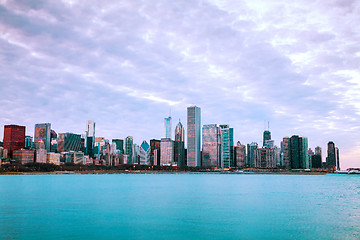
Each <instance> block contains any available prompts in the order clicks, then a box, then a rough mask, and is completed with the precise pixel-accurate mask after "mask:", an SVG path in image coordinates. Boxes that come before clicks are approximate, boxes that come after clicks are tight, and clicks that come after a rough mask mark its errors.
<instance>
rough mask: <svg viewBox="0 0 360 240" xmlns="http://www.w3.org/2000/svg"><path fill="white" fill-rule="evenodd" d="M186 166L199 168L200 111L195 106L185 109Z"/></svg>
mask: <svg viewBox="0 0 360 240" xmlns="http://www.w3.org/2000/svg"><path fill="white" fill-rule="evenodd" d="M187 145H188V147H187V165H188V166H189V167H200V166H201V155H200V147H201V110H200V108H199V107H197V106H191V107H188V108H187Z"/></svg>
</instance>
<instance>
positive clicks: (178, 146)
mask: <svg viewBox="0 0 360 240" xmlns="http://www.w3.org/2000/svg"><path fill="white" fill-rule="evenodd" d="M184 140H185V130H184V127H183V125H182V124H181V122H180V120H179V123H178V124H177V125H176V128H175V141H174V162H175V163H176V164H177V166H179V167H184V166H185V141H184Z"/></svg>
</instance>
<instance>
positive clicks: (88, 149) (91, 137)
mask: <svg viewBox="0 0 360 240" xmlns="http://www.w3.org/2000/svg"><path fill="white" fill-rule="evenodd" d="M94 146H95V122H94V121H93V120H88V121H86V130H85V155H88V156H90V157H94V151H93V148H94Z"/></svg>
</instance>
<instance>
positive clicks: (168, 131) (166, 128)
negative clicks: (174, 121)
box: [164, 116, 171, 139]
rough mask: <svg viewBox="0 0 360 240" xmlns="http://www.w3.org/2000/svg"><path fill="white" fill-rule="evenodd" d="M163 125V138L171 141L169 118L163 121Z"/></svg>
mask: <svg viewBox="0 0 360 240" xmlns="http://www.w3.org/2000/svg"><path fill="white" fill-rule="evenodd" d="M164 125H165V138H170V139H171V117H170V116H169V117H167V118H165V119H164Z"/></svg>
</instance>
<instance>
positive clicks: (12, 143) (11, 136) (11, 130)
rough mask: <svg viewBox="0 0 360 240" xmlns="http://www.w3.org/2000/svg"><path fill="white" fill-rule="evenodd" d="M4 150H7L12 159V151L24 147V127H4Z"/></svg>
mask: <svg viewBox="0 0 360 240" xmlns="http://www.w3.org/2000/svg"><path fill="white" fill-rule="evenodd" d="M3 146H4V149H7V150H8V153H9V156H10V157H12V154H13V151H14V150H17V149H21V148H24V147H25V126H18V125H5V126H4V144H3Z"/></svg>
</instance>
